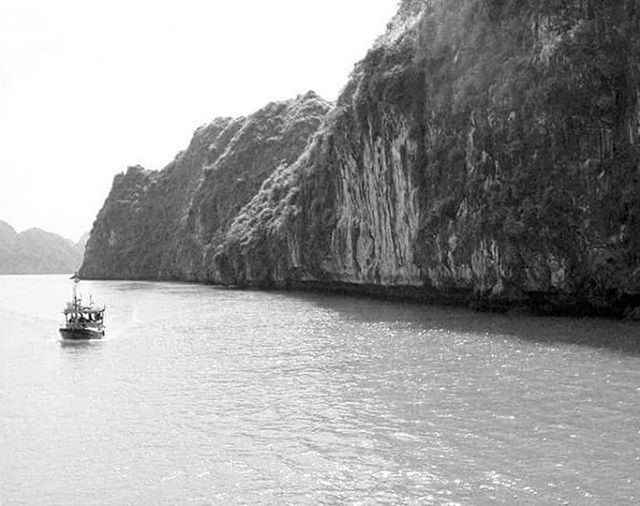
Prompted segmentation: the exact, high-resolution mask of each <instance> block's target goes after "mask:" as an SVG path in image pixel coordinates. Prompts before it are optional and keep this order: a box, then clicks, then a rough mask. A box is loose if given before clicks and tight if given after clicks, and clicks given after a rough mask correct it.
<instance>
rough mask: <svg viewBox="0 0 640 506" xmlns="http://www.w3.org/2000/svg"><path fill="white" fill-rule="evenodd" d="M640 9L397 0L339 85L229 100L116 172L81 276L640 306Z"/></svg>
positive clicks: (480, 302)
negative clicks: (229, 112)
mask: <svg viewBox="0 0 640 506" xmlns="http://www.w3.org/2000/svg"><path fill="white" fill-rule="evenodd" d="M639 20H640V11H639V10H638V9H637V7H635V5H634V3H633V2H631V3H629V2H566V3H561V4H557V3H553V2H551V3H544V2H543V3H536V2H520V1H516V0H508V1H501V2H492V1H489V0H462V1H460V2H449V1H446V0H433V1H429V2H424V1H422V0H403V1H402V2H400V5H399V10H398V14H397V15H396V16H395V18H394V19H393V20H392V21H391V22H390V23H389V25H388V30H387V32H386V33H385V34H384V35H382V36H381V37H380V38H379V39H378V40H377V42H376V43H375V44H374V46H373V47H372V48H371V50H370V51H369V52H368V53H367V55H366V57H365V58H364V59H363V60H362V61H361V62H359V63H358V64H357V65H356V66H355V67H354V69H353V72H352V74H351V76H350V79H349V81H348V82H347V84H346V86H345V87H344V89H343V91H342V93H341V95H340V97H339V98H338V100H337V102H336V103H332V104H329V103H328V102H326V101H323V100H322V99H321V98H320V97H318V96H317V95H316V94H314V93H307V94H306V95H304V96H299V97H297V98H295V99H291V100H289V101H286V102H278V103H271V104H268V105H267V106H266V107H264V108H263V109H261V110H259V111H257V112H256V113H254V114H253V115H250V116H248V117H245V118H236V119H232V118H219V119H217V120H215V121H214V122H212V123H211V124H209V125H207V126H204V127H201V128H199V129H198V130H197V131H196V132H195V134H194V137H193V139H192V141H191V144H190V145H189V146H188V147H187V149H186V150H185V151H183V152H181V153H180V154H178V155H177V156H176V158H175V160H174V161H173V162H171V163H170V164H169V165H168V166H167V167H165V168H164V169H163V170H161V171H147V170H145V169H143V168H142V167H137V166H136V167H131V168H129V169H128V170H127V171H126V173H123V174H119V175H117V176H116V177H115V179H114V182H113V187H112V189H111V192H110V194H109V196H108V197H107V199H106V202H105V204H104V206H103V208H102V210H101V211H100V213H99V215H98V217H97V220H96V222H95V224H94V228H93V231H92V234H91V238H90V240H89V242H88V244H87V251H86V255H85V259H84V263H83V266H82V269H81V276H83V277H85V278H116V279H183V280H191V281H202V282H206V283H214V284H229V285H235V286H258V287H276V288H279V287H285V288H286V287H297V288H311V289H323V290H336V291H349V292H355V293H365V294H369V295H380V296H386V297H397V298H410V299H415V300H420V301H424V302H436V303H447V304H464V305H468V306H471V307H474V308H478V309H488V310H508V309H511V308H514V309H518V310H525V311H529V310H533V311H536V312H540V313H546V314H580V315H603V316H604V315H606V316H614V317H626V318H633V319H638V318H640V253H639V252H640V172H639V171H638V167H639V166H640V127H639V125H640V121H639V118H640V93H638V90H640V73H638V65H639V64H640V58H639V57H638V54H639V53H638V51H637V48H638V47H639V46H640V35H638V32H637V29H636V25H635V24H634V23H637V22H638V21H639Z"/></svg>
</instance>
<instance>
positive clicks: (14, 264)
mask: <svg viewBox="0 0 640 506" xmlns="http://www.w3.org/2000/svg"><path fill="white" fill-rule="evenodd" d="M87 239H88V234H85V235H84V236H83V237H82V238H81V239H80V240H79V241H78V242H77V243H74V242H73V241H71V240H69V239H65V238H64V237H61V236H59V235H57V234H53V233H51V232H45V231H44V230H41V229H39V228H30V229H29V230H25V231H24V232H20V233H18V232H16V231H15V229H14V228H13V227H12V226H11V225H9V224H8V223H6V222H4V221H2V220H0V274H61V273H68V272H74V271H76V270H77V269H78V268H79V267H80V264H81V263H82V257H83V255H84V247H85V245H86V242H87Z"/></svg>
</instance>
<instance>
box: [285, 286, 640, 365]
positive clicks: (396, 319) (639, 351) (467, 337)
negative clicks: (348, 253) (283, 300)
mask: <svg viewBox="0 0 640 506" xmlns="http://www.w3.org/2000/svg"><path fill="white" fill-rule="evenodd" d="M283 296H284V297H290V298H293V299H295V300H298V301H301V302H303V303H305V304H312V305H314V306H317V307H320V308H322V309H323V310H326V311H329V312H331V313H335V314H336V315H339V318H338V319H339V320H340V321H356V322H360V323H364V324H368V325H372V326H376V325H385V326H387V327H389V329H391V330H394V329H400V330H409V331H410V333H411V334H412V335H422V336H423V337H421V338H424V339H430V338H432V337H433V335H435V334H439V335H440V338H442V336H443V335H446V336H449V338H451V343H450V344H451V345H452V346H455V345H456V344H458V341H462V342H465V343H466V342H476V341H483V340H489V339H493V340H495V339H498V338H499V339H505V340H507V341H510V342H513V343H514V344H515V342H516V341H518V340H524V341H528V342H531V343H535V344H537V345H541V346H556V345H568V346H583V347H588V348H594V349H600V350H609V351H611V352H615V353H621V354H624V355H632V356H637V355H640V338H639V337H638V328H637V325H636V324H634V323H631V322H620V321H615V320H610V319H596V318H572V317H549V316H533V315H523V314H516V315H513V314H496V313H480V312H477V311H472V310H469V309H465V308H460V307H453V306H440V305H430V306H428V307H425V306H424V305H422V304H419V303H415V302H411V301H402V300H380V299H378V298H372V297H353V296H350V295H344V294H342V295H334V294H328V293H309V292H306V291H296V290H292V291H288V292H286V293H285V294H283ZM434 333H435V334H434Z"/></svg>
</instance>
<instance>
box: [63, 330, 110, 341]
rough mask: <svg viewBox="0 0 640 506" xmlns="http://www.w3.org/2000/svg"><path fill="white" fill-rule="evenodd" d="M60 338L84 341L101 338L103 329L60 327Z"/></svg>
mask: <svg viewBox="0 0 640 506" xmlns="http://www.w3.org/2000/svg"><path fill="white" fill-rule="evenodd" d="M60 335H61V336H62V339H64V340H67V341H86V340H88V339H102V338H103V337H104V330H93V329H65V328H61V329H60Z"/></svg>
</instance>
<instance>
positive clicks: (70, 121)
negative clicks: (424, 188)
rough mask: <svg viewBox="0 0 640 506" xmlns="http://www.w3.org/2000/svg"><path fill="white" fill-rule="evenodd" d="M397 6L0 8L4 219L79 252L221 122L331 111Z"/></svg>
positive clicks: (207, 0) (188, 2)
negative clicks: (125, 195) (153, 176)
mask: <svg viewBox="0 0 640 506" xmlns="http://www.w3.org/2000/svg"><path fill="white" fill-rule="evenodd" d="M397 3H398V0H320V1H310V0H269V1H267V0H243V1H239V0H235V1H234V0H224V1H223V0H175V1H174V0H168V1H164V0H156V1H152V0H55V1H54V0H0V219H1V220H4V221H7V222H9V223H10V224H11V225H13V226H14V228H16V229H17V230H18V231H21V230H24V229H26V228H30V227H40V228H43V229H45V230H48V231H51V232H56V233H59V234H61V235H63V236H65V237H69V238H71V239H73V240H77V239H78V238H79V237H80V235H81V234H82V233H84V232H85V231H88V230H90V229H91V225H92V223H93V220H94V219H95V216H96V214H97V212H98V210H99V209H100V207H101V206H102V204H103V202H104V199H105V198H106V196H107V194H108V192H109V189H110V187H111V181H112V179H113V176H114V175H115V174H117V173H118V172H121V171H123V170H124V169H125V168H126V167H127V166H129V165H134V164H137V163H139V164H141V165H143V166H145V167H146V168H148V169H159V168H162V167H163V166H164V165H166V164H167V163H168V162H170V161H171V160H172V159H173V157H174V155H175V154H176V153H177V152H178V151H180V150H181V149H184V148H185V147H186V146H187V144H188V142H189V139H190V138H191V135H192V133H193V131H194V130H195V128H196V127H198V126H199V125H202V124H204V123H208V122H209V121H211V120H212V119H213V118H215V117H216V116H239V115H244V114H248V113H250V112H252V111H254V110H256V109H258V108H260V107H262V106H263V105H265V104H266V103H267V102H269V101H271V100H282V99H287V98H291V97H293V96H295V95H297V94H299V93H304V92H306V91H307V90H310V89H313V90H315V91H317V92H318V93H319V94H320V95H322V96H323V97H325V98H327V99H329V100H334V99H335V98H336V97H337V94H338V92H339V90H340V89H341V88H342V86H343V85H345V84H346V81H347V77H348V74H349V72H350V71H351V69H352V67H353V64H354V63H355V62H356V61H358V60H360V59H361V58H362V57H363V56H364V55H365V53H366V51H367V49H368V48H369V47H370V46H371V44H372V42H373V41H374V40H375V38H376V37H377V36H378V35H380V34H382V33H383V32H384V30H385V26H386V24H387V22H388V21H390V19H391V17H392V16H393V15H394V14H395V11H396V7H397Z"/></svg>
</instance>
